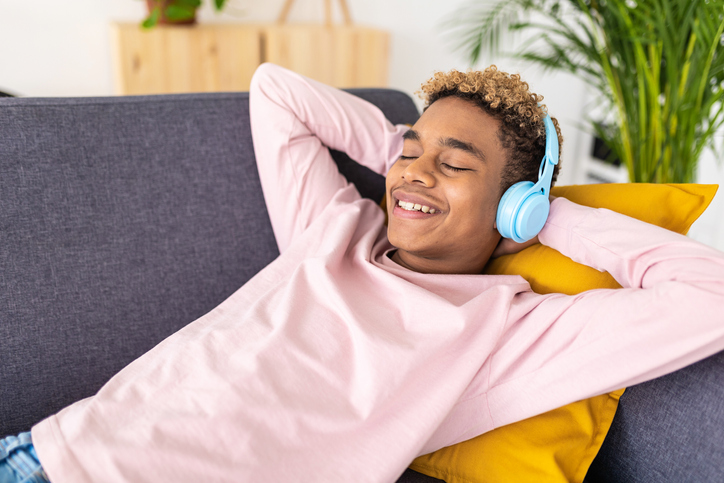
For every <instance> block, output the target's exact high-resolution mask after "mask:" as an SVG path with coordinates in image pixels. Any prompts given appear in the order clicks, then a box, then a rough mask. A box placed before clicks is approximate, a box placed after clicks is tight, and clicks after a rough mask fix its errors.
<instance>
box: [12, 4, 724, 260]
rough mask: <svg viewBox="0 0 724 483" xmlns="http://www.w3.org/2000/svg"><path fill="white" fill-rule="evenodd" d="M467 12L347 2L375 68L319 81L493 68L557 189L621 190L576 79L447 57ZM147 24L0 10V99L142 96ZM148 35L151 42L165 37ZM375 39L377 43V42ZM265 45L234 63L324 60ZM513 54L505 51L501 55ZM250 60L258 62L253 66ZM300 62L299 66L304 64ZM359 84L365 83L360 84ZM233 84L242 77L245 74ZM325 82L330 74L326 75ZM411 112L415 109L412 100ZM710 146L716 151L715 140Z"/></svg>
mask: <svg viewBox="0 0 724 483" xmlns="http://www.w3.org/2000/svg"><path fill="white" fill-rule="evenodd" d="M470 3H471V2H470V0H447V1H439V0H347V1H346V5H347V6H348V11H349V17H350V18H351V20H352V22H353V24H354V26H355V27H360V28H362V27H364V28H369V29H371V30H370V31H371V32H372V34H370V35H372V37H374V38H377V39H378V40H376V41H375V40H371V41H370V42H372V43H373V44H374V46H373V47H374V48H370V49H368V50H367V51H365V52H366V54H365V55H366V56H367V57H369V59H368V62H371V63H372V64H374V65H372V64H370V66H371V67H364V66H362V67H360V66H353V68H354V69H357V70H356V71H355V72H356V74H355V75H356V76H357V77H356V78H355V79H357V80H355V81H354V82H356V84H354V85H352V81H351V80H350V79H352V77H350V76H347V77H344V75H342V76H340V75H337V77H327V78H322V79H321V80H325V81H327V82H329V83H332V84H340V85H338V87H353V86H355V85H359V86H364V87H391V88H394V89H399V90H402V91H404V92H406V93H408V94H410V95H411V96H413V97H415V98H416V96H415V94H414V93H415V91H417V90H418V89H419V87H420V84H421V83H422V82H423V81H425V80H426V79H427V78H429V77H430V76H431V75H432V74H433V72H434V71H436V70H448V69H451V68H457V69H461V70H464V69H467V68H469V67H474V68H482V67H485V66H487V65H490V64H496V65H497V66H498V67H499V68H500V69H501V70H505V71H507V72H511V73H520V74H521V76H522V77H523V79H524V80H526V81H527V82H528V83H529V84H530V87H531V90H532V91H533V92H536V93H539V94H542V95H543V96H544V97H545V100H544V103H545V104H546V105H547V106H548V108H549V112H550V113H551V114H552V115H553V116H554V117H557V118H558V120H559V122H560V123H561V127H562V129H563V135H564V138H565V145H564V149H563V157H562V170H561V176H560V178H559V184H581V183H590V182H601V181H625V180H626V175H625V172H623V171H621V170H616V169H613V170H611V169H608V170H604V171H596V169H595V166H597V165H596V163H595V159H593V158H594V156H593V148H594V136H593V135H592V134H591V133H590V132H589V131H588V127H587V125H586V123H585V118H586V116H587V115H588V114H589V113H590V112H592V111H594V110H595V109H597V108H598V107H599V106H600V105H601V104H602V101H601V99H600V94H596V93H595V92H593V91H592V89H590V88H588V87H587V86H586V84H585V83H584V82H583V81H582V80H580V79H579V78H577V77H576V76H574V75H570V74H563V73H556V72H545V71H544V70H543V69H542V68H540V67H538V66H534V65H532V64H530V63H525V62H523V61H518V60H511V59H509V58H506V57H502V56H492V55H490V54H486V53H485V52H483V53H482V55H481V58H480V59H479V60H478V62H476V63H475V65H471V64H470V62H469V61H468V60H467V57H466V56H465V55H464V54H463V53H462V52H459V51H456V50H455V48H454V45H455V44H456V41H457V40H458V39H455V38H454V35H451V30H450V29H449V28H445V27H444V25H445V23H446V22H449V21H450V19H451V18H455V12H456V11H458V10H459V9H460V8H461V7H465V6H467V5H469V4H470ZM329 5H331V10H330V7H329ZM285 6H287V5H286V0H265V1H263V2H260V1H255V0H228V1H227V4H226V5H225V7H224V9H223V11H222V12H217V11H215V9H214V8H213V2H210V1H206V2H204V3H203V5H202V7H201V8H200V9H199V11H198V14H197V25H198V26H202V27H204V28H207V27H214V26H219V24H223V25H226V24H234V25H237V24H244V25H245V26H248V27H249V28H252V29H253V28H264V26H267V27H268V28H269V29H272V30H269V32H272V31H273V29H274V28H277V27H275V23H276V22H277V20H278V18H279V16H280V14H281V13H282V12H283V11H284V9H285ZM286 13H287V16H286V24H285V25H286V26H287V27H288V28H293V27H294V26H295V25H298V24H306V25H316V26H319V27H320V28H321V27H323V26H324V24H325V23H327V24H329V23H333V24H334V25H343V24H344V22H345V12H344V10H343V8H342V7H341V3H339V2H338V1H337V0H334V1H332V2H329V3H327V2H326V1H324V0H296V1H293V2H291V6H290V8H288V11H287V12H286ZM147 15H148V9H147V5H146V2H145V1H141V0H65V1H62V0H34V1H32V2H29V1H23V0H0V91H4V92H7V93H9V94H12V95H16V96H23V97H55V96H111V95H117V94H119V93H126V94H128V93H140V92H133V91H132V90H129V88H128V86H126V87H125V90H124V87H123V86H122V84H123V83H124V80H123V79H124V74H123V72H122V70H123V69H124V67H123V66H124V65H125V66H126V67H125V68H126V69H131V70H133V68H136V69H137V70H138V65H139V63H142V62H145V59H146V58H145V57H144V55H146V56H148V55H152V54H153V52H151V53H149V52H145V53H143V52H141V53H139V52H140V51H136V52H135V53H134V52H133V51H132V49H131V47H129V46H130V45H131V44H132V42H133V39H132V37H133V36H134V35H138V32H140V29H139V28H137V26H138V25H139V24H140V22H141V21H143V19H145V18H146V17H147ZM223 25H221V26H223ZM221 26H219V28H220V27H221ZM123 29H126V30H127V31H128V32H130V33H129V34H127V35H130V36H131V37H127V36H125V35H126V34H124V33H123ZM156 29H157V30H158V32H162V30H163V29H159V28H158V27H156ZM146 33H148V32H146ZM378 34H379V35H382V37H379V36H377V37H375V35H378ZM159 35H160V34H159ZM209 35H211V34H209ZM219 35H220V34H219ZM225 35H226V34H225ZM269 35H270V36H269V37H268V38H267V39H266V40H264V41H262V44H261V45H258V44H250V50H249V52H250V53H249V54H244V53H241V54H235V55H240V56H243V55H248V56H249V57H250V62H252V63H253V62H258V60H259V59H258V55H259V52H260V51H265V49H266V52H272V51H274V52H276V54H275V55H277V57H274V56H273V55H272V54H267V55H271V56H272V57H273V58H267V59H265V60H274V59H275V58H278V59H281V58H283V56H284V55H287V56H288V57H289V56H291V57H293V58H294V59H297V60H302V61H304V60H306V61H307V62H308V63H309V64H310V65H318V64H319V62H318V59H319V57H320V53H319V50H320V49H322V50H323V48H324V43H325V42H330V40H329V38H327V37H323V38H322V39H321V40H319V39H317V44H315V43H314V42H311V43H306V44H305V43H300V42H295V41H294V39H293V38H292V39H291V40H289V39H287V40H286V41H287V44H284V43H283V41H279V42H281V43H279V42H277V40H274V39H276V37H273V36H272V34H269ZM365 35H366V34H365ZM372 37H370V38H372ZM214 38H216V37H214ZM350 38H351V37H350ZM380 38H381V39H382V40H381V41H380V40H379V39H380ZM129 39H130V40H129ZM325 39H326V40H325ZM359 39H363V37H359V38H358V37H355V38H354V39H352V40H349V42H350V45H354V48H356V49H360V48H362V47H364V45H362V47H360V45H361V44H364V43H365V42H367V41H366V40H359ZM166 41H167V42H168V40H166ZM332 42H337V40H334V39H333V40H332ZM375 42H377V43H375ZM220 45H223V42H221V43H220ZM292 48H294V49H296V50H294V51H293V55H291V54H290V51H289V49H292ZM515 48H516V44H515V42H513V43H512V44H511V45H510V46H509V48H506V49H505V50H508V51H510V50H514V49H515ZM124 49H125V50H124ZM129 49H130V50H129ZM214 49H216V47H214ZM275 49H276V50H275ZM147 50H148V49H147ZM214 52H215V50H214ZM300 52H301V53H300ZM219 55H221V53H219ZM229 55H231V54H229ZM253 55H256V56H257V57H256V58H255V59H251V56H253ZM305 55H306V56H308V58H307V59H303V57H304V56H305ZM124 56H125V60H124ZM263 56H264V54H263V53H262V57H263ZM124 62H125V64H124ZM315 62H316V63H315ZM337 64H338V63H335V62H332V63H331V64H329V65H327V66H326V67H324V68H325V69H327V70H328V71H329V70H330V69H336V68H337V67H339V66H338V65H337ZM202 65H203V62H202ZM292 67H293V66H292ZM191 68H192V69H194V67H191ZM351 68H352V67H351ZM198 69H201V70H203V69H202V68H197V70H198ZM297 70H304V68H302V67H300V68H297ZM145 72H146V74H148V72H147V71H145ZM302 73H306V74H308V75H314V74H313V73H310V72H302ZM365 74H369V75H367V77H365ZM372 74H374V75H372ZM239 75H242V76H243V73H242V74H239ZM327 75H331V74H329V72H327ZM322 77H324V76H322ZM329 79H332V80H329ZM360 79H361V80H360ZM127 81H128V75H126V83H127ZM199 82H201V81H199ZM209 82H210V81H209ZM345 83H346V84H349V85H344V84H345ZM239 85H241V84H239ZM191 90H201V89H191ZM222 90H229V89H222ZM239 90H243V89H241V88H240V89H239ZM416 102H418V106H420V107H422V106H421V104H420V102H419V100H417V101H416ZM0 115H2V113H0ZM717 142H718V143H721V133H720V134H719V136H718V139H717ZM621 176H623V178H622V177H621ZM723 180H724V166H722V164H721V163H717V162H716V160H715V157H714V154H713V153H711V152H709V151H707V152H706V153H705V154H704V155H703V156H702V158H701V160H700V162H699V166H698V171H697V174H696V181H697V182H700V183H716V184H721V183H722V181H723ZM722 225H724V194H722V193H721V192H720V193H719V194H718V195H717V197H716V198H715V200H714V202H713V203H712V206H711V207H710V208H709V210H708V211H707V212H706V213H705V214H704V215H703V216H702V217H701V218H700V219H699V221H697V222H696V224H695V225H694V227H692V230H691V232H690V235H691V236H692V237H693V238H695V239H697V240H700V241H702V242H704V243H707V244H709V245H712V246H715V247H717V248H719V249H720V250H724V228H723V227H722Z"/></svg>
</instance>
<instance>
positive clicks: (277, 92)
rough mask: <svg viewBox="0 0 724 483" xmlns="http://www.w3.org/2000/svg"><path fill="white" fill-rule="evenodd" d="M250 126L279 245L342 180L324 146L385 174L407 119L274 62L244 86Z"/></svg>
mask: <svg viewBox="0 0 724 483" xmlns="http://www.w3.org/2000/svg"><path fill="white" fill-rule="evenodd" d="M249 103H250V116H251V132H252V137H253V140H254V152H255V154H256V162H257V166H258V168H259V176H260V178H261V184H262V188H263V190H264V198H265V200H266V205H267V209H268V210H269V217H270V218H271V223H272V227H273V229H274V234H275V236H276V239H277V244H278V245H279V251H280V252H281V251H284V250H285V249H286V248H287V247H288V246H289V244H290V243H291V242H292V240H294V238H295V237H297V236H299V235H300V234H301V233H302V232H303V231H304V230H305V229H306V228H307V227H308V226H309V225H310V224H311V223H312V221H313V220H314V219H315V218H316V217H317V216H318V215H319V214H320V213H321V211H322V210H323V209H324V207H325V206H326V205H327V204H328V203H329V201H330V200H331V199H332V197H333V196H334V195H335V193H337V192H338V191H339V190H340V189H342V188H344V187H346V186H347V185H348V182H347V181H346V179H345V178H344V176H342V175H341V174H340V173H339V171H338V170H337V165H336V164H335V162H334V160H333V159H332V157H331V155H330V154H329V150H328V149H327V148H332V149H336V150H339V151H344V152H345V153H347V154H348V155H349V157H350V158H352V159H354V160H355V161H357V162H358V163H360V164H363V165H364V166H366V167H368V168H370V169H371V170H373V171H375V172H377V173H380V174H383V175H384V174H386V173H387V170H388V169H389V167H390V166H391V165H392V164H393V163H394V162H395V160H396V159H397V157H398V156H399V154H400V152H401V151H402V134H403V133H404V132H405V131H406V130H407V128H406V127H405V126H393V125H392V124H391V123H390V122H389V121H388V120H387V119H385V116H384V115H383V114H382V111H380V110H379V109H378V108H377V107H376V106H374V105H373V104H370V103H369V102H367V101H364V100H362V99H360V98H358V97H356V96H353V95H351V94H348V93H346V92H343V91H340V90H338V89H334V88H332V87H329V86H326V85H324V84H321V83H319V82H316V81H314V80H311V79H308V78H306V77H303V76H301V75H299V74H295V73H293V72H291V71H289V70H286V69H284V68H282V67H279V66H276V65H273V64H263V65H261V66H260V67H259V68H258V69H257V71H256V73H255V74H254V77H253V78H252V82H251V88H250V101H249Z"/></svg>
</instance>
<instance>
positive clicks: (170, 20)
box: [141, 0, 226, 28]
mask: <svg viewBox="0 0 724 483" xmlns="http://www.w3.org/2000/svg"><path fill="white" fill-rule="evenodd" d="M146 4H147V5H148V17H146V19H145V20H144V21H143V23H142V24H141V25H142V26H143V27H144V28H152V27H154V26H155V25H157V24H159V23H160V24H175V25H190V24H194V23H196V10H197V9H198V8H199V7H200V6H201V0H146ZM225 4H226V0H214V7H215V8H216V10H217V11H220V10H221V9H222V8H224V5H225Z"/></svg>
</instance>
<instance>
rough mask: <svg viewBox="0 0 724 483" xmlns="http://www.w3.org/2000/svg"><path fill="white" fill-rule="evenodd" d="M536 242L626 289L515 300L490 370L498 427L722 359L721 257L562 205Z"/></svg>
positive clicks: (677, 238) (606, 215)
mask: <svg viewBox="0 0 724 483" xmlns="http://www.w3.org/2000/svg"><path fill="white" fill-rule="evenodd" d="M539 239H540V241H541V243H542V244H544V245H547V246H550V247H552V248H555V249H556V250H558V251H560V252H561V253H562V254H564V255H566V256H568V257H570V258H572V259H573V260H575V261H576V262H579V263H583V264H585V265H588V266H591V267H594V268H596V269H598V270H601V271H608V272H609V273H610V274H611V275H612V276H613V277H614V278H615V279H616V280H617V281H618V282H619V283H620V284H621V285H622V287H623V288H622V289H618V290H610V289H601V290H592V291H589V292H584V293H582V294H579V295H575V296H567V295H560V294H556V295H550V296H541V295H537V294H533V293H530V292H529V293H527V294H523V295H521V297H524V298H528V299H529V304H527V306H528V309H524V310H525V313H523V314H522V315H521V314H519V315H521V316H519V317H511V318H510V319H509V320H508V323H507V325H506V327H505V329H504V332H503V335H502V338H501V340H500V342H499V344H498V347H497V348H496V350H495V351H494V353H493V355H492V358H491V361H490V371H491V372H490V380H489V385H488V388H489V392H488V401H489V404H490V409H491V414H492V416H493V418H494V420H495V423H496V426H500V425H504V424H508V423H512V422H515V421H518V420H521V419H525V418H527V417H530V416H533V415H535V414H540V413H543V412H545V411H548V410H551V409H554V408H556V407H560V406H563V405H565V404H568V403H570V402H573V401H577V400H580V399H584V398H587V397H591V396H594V395H597V394H602V393H604V392H610V391H613V390H616V389H620V388H621V387H625V386H630V385H633V384H637V383H640V382H643V381H646V380H650V379H654V378H656V377H659V376H662V375H664V374H667V373H670V372H673V371H675V370H678V369H680V368H682V367H684V366H687V365H689V364H692V363H694V362H697V361H698V360H701V359H703V358H705V357H708V356H709V355H712V354H714V353H716V352H719V351H721V350H723V349H724V310H723V309H724V254H722V253H721V252H719V251H717V250H714V249H712V248H709V247H707V246H705V245H702V244H700V243H697V242H695V241H693V240H690V239H689V238H687V237H685V236H682V235H679V234H676V233H673V232H671V231H668V230H665V229H663V228H659V227H656V226H653V225H650V224H647V223H644V222H641V221H638V220H635V219H633V218H629V217H627V216H624V215H620V214H618V213H614V212H612V211H609V210H605V209H593V208H588V207H584V206H579V205H576V204H574V203H572V202H570V201H568V200H566V199H563V198H558V199H556V200H555V201H554V202H553V203H552V206H551V214H550V217H549V220H548V222H547V223H546V225H545V227H544V228H543V230H542V231H541V233H540V236H539ZM541 297H543V301H542V302H541V300H540V298H541ZM522 306H523V307H526V303H523V304H522Z"/></svg>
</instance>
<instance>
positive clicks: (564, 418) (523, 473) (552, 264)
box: [410, 184, 717, 483]
mask: <svg viewBox="0 0 724 483" xmlns="http://www.w3.org/2000/svg"><path fill="white" fill-rule="evenodd" d="M716 190H717V186H716V185H695V184H678V185H677V184H671V185H661V184H599V185H580V186H561V187H555V188H553V189H552V190H551V193H552V194H553V195H554V196H562V197H564V198H568V199H570V200H571V201H574V202H576V203H578V204H581V205H587V206H592V207H595V208H608V209H611V210H614V211H617V212H619V213H623V214H625V215H628V216H631V217H633V218H638V219H639V220H643V221H646V222H648V223H652V224H655V225H659V226H661V227H664V228H667V229H669V230H672V231H676V232H678V233H682V234H685V233H686V232H687V231H688V230H689V227H690V226H691V224H692V223H693V222H694V221H695V220H696V219H697V218H698V217H699V216H700V215H701V214H702V213H703V212H704V210H705V209H706V207H707V206H708V205H709V203H710V202H711V200H712V199H713V198H714V194H715V193H716ZM485 273H489V274H507V275H511V274H518V275H522V276H523V277H524V278H525V279H526V280H528V281H529V282H530V285H531V287H532V288H533V290H535V291H536V292H538V293H554V292H555V293H566V294H570V295H573V294H576V293H580V292H582V291H585V290H590V289H594V288H620V285H619V284H618V283H617V282H616V281H615V280H614V279H613V277H611V276H610V275H609V274H608V273H601V272H599V271H597V270H595V269H593V268H590V267H587V266H585V265H581V264H578V263H575V262H573V261H572V260H571V259H569V258H567V257H565V256H563V255H561V254H560V253H558V252H557V251H555V250H553V249H552V248H548V247H544V246H542V245H534V246H532V247H529V248H527V249H525V250H523V251H522V252H520V253H517V254H515V255H506V256H503V257H500V258H497V259H495V260H492V261H491V262H490V263H489V264H488V266H487V267H486V270H485ZM622 393H623V389H621V390H619V391H616V392H613V393H610V394H603V395H601V396H597V397H594V398H591V399H586V400H583V401H578V402H575V403H572V404H569V405H567V406H564V407H562V408H558V409H555V410H553V411H550V412H547V413H545V414H541V415H539V416H535V417H533V418H530V419H526V420H524V421H520V422H517V423H514V424H510V425H507V426H504V427H501V428H497V429H495V430H493V431H490V432H488V433H485V434H483V435H480V436H478V437H477V438H473V439H471V440H469V441H465V442H463V443H460V444H456V445H453V446H449V447H447V448H443V449H441V450H439V451H436V452H434V453H431V454H429V455H425V456H421V457H419V458H417V459H416V460H415V461H414V462H413V463H412V465H410V468H412V469H413V470H415V471H418V472H420V473H424V474H426V475H429V476H433V477H435V478H440V479H443V480H445V481H446V482H447V483H473V482H475V483H477V482H518V481H545V482H557V481H560V482H569V481H570V482H581V481H583V478H584V476H585V475H586V472H587V471H588V467H589V466H590V465H591V462H593V459H594V458H595V456H596V454H597V453H598V450H599V449H600V448H601V445H602V444H603V439H604V438H605V436H606V433H607V432H608V429H609V428H610V426H611V422H612V421H613V416H614V414H615V413H616V408H617V406H618V399H619V397H620V396H621V394H622Z"/></svg>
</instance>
